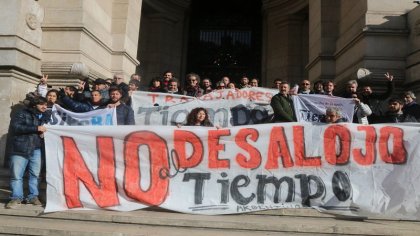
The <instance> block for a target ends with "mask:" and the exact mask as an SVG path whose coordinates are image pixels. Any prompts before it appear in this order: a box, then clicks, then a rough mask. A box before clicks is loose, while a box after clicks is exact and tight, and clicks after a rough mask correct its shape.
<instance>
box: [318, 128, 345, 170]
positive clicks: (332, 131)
mask: <svg viewBox="0 0 420 236" xmlns="http://www.w3.org/2000/svg"><path fill="white" fill-rule="evenodd" d="M337 138H338V141H339V153H338V154H337V153H336V148H337V146H336V145H337V144H336V141H337ZM350 144H351V135H350V131H349V130H348V129H347V128H346V127H344V126H342V125H331V126H329V127H327V129H326V130H325V133H324V153H325V159H326V160H327V162H328V163H329V164H331V165H345V164H347V163H348V162H349V158H350Z"/></svg>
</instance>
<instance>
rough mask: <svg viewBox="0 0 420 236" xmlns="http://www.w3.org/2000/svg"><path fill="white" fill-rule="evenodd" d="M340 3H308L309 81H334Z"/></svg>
mask: <svg viewBox="0 0 420 236" xmlns="http://www.w3.org/2000/svg"><path fill="white" fill-rule="evenodd" d="M339 17H340V1H337V0H313V1H309V63H308V65H307V66H306V69H307V70H308V76H309V79H310V80H311V81H316V80H319V79H323V80H334V77H335V58H334V53H335V50H336V40H337V37H338V34H339V32H338V24H339V19H340V18H339Z"/></svg>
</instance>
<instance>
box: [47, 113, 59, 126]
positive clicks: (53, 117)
mask: <svg viewBox="0 0 420 236" xmlns="http://www.w3.org/2000/svg"><path fill="white" fill-rule="evenodd" d="M57 117H60V115H59V114H58V112H57V111H52V112H51V120H50V122H49V124H50V125H56V124H57V123H58V119H57Z"/></svg>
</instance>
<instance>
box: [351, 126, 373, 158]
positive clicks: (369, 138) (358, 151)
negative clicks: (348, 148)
mask: <svg viewBox="0 0 420 236" xmlns="http://www.w3.org/2000/svg"><path fill="white" fill-rule="evenodd" d="M357 130H358V131H365V132H366V137H365V148H364V149H365V151H364V152H365V154H363V151H362V148H355V149H353V158H354V161H355V162H356V163H358V164H359V165H362V166H367V165H372V164H373V163H374V162H375V143H376V131H375V127H373V126H358V127H357Z"/></svg>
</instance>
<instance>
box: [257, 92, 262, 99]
mask: <svg viewBox="0 0 420 236" xmlns="http://www.w3.org/2000/svg"><path fill="white" fill-rule="evenodd" d="M262 96H263V92H257V93H256V97H257V100H258V101H261V100H262Z"/></svg>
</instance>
